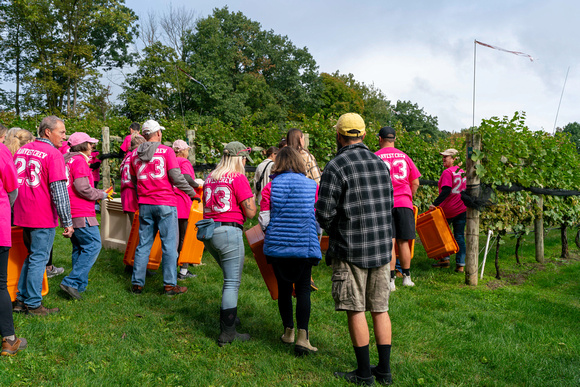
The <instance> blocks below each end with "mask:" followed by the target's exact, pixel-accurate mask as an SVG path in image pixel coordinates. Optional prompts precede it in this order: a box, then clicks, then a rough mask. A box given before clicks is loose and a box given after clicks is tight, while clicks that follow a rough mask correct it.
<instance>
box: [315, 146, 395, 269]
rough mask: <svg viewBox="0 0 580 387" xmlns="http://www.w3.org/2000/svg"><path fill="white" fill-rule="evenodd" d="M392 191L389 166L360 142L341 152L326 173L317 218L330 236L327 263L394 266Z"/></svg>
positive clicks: (317, 208)
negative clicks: (336, 260)
mask: <svg viewBox="0 0 580 387" xmlns="http://www.w3.org/2000/svg"><path fill="white" fill-rule="evenodd" d="M392 208H393V186H392V184H391V177H390V175H389V169H388V168H387V166H386V164H385V163H384V162H383V161H382V160H381V159H380V158H379V157H378V156H377V155H375V154H374V153H373V152H371V151H370V150H369V149H368V148H367V147H366V145H364V144H363V143H362V142H360V143H355V144H351V145H348V146H345V147H343V148H342V149H340V151H339V152H338V154H337V155H336V157H335V158H334V159H332V160H331V161H330V162H329V163H328V164H326V167H325V168H324V172H323V173H322V178H321V180H320V189H319V191H318V201H317V202H316V218H317V220H318V222H319V223H320V226H321V227H322V228H323V229H325V230H326V232H327V233H328V235H329V237H330V238H329V247H328V251H327V253H326V259H327V263H328V264H330V263H329V262H331V260H332V259H340V260H342V261H347V262H349V263H351V264H353V265H356V266H358V267H361V268H366V269H370V268H375V267H381V266H384V265H386V264H388V263H389V262H390V261H391V247H392V239H391V238H392V224H391V209H392Z"/></svg>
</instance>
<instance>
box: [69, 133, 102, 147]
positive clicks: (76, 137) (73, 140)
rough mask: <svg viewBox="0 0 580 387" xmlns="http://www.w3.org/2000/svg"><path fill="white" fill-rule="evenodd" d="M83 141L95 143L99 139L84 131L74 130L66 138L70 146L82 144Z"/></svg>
mask: <svg viewBox="0 0 580 387" xmlns="http://www.w3.org/2000/svg"><path fill="white" fill-rule="evenodd" d="M83 142H90V143H92V144H96V143H97V142H99V140H97V139H96V138H92V137H91V136H89V135H88V134H86V133H84V132H75V133H73V134H71V135H70V137H69V138H68V144H69V145H70V146H75V145H79V144H82V143H83Z"/></svg>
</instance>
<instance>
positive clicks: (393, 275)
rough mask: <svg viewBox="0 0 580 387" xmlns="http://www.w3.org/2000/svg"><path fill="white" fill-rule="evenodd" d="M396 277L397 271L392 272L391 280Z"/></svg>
mask: <svg viewBox="0 0 580 387" xmlns="http://www.w3.org/2000/svg"><path fill="white" fill-rule="evenodd" d="M395 276H396V273H395V270H391V279H394V278H395Z"/></svg>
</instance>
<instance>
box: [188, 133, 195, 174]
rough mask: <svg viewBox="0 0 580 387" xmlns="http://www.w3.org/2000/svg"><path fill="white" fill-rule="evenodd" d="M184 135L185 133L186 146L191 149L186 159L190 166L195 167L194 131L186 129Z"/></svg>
mask: <svg viewBox="0 0 580 387" xmlns="http://www.w3.org/2000/svg"><path fill="white" fill-rule="evenodd" d="M186 133H187V145H189V146H190V147H191V149H190V150H189V157H188V159H189V162H190V163H191V164H192V165H195V130H193V129H188V130H187V131H186Z"/></svg>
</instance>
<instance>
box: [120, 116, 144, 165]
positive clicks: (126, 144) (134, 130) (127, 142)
mask: <svg viewBox="0 0 580 387" xmlns="http://www.w3.org/2000/svg"><path fill="white" fill-rule="evenodd" d="M140 131H141V125H139V123H138V122H133V123H132V124H131V125H130V126H129V132H130V133H129V134H128V135H127V136H125V139H124V140H123V143H122V144H121V152H122V153H121V152H119V155H120V157H119V158H120V159H122V158H123V157H124V156H125V154H126V153H127V152H129V150H130V149H131V139H132V138H133V137H135V136H136V135H138V134H139V132H140Z"/></svg>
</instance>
